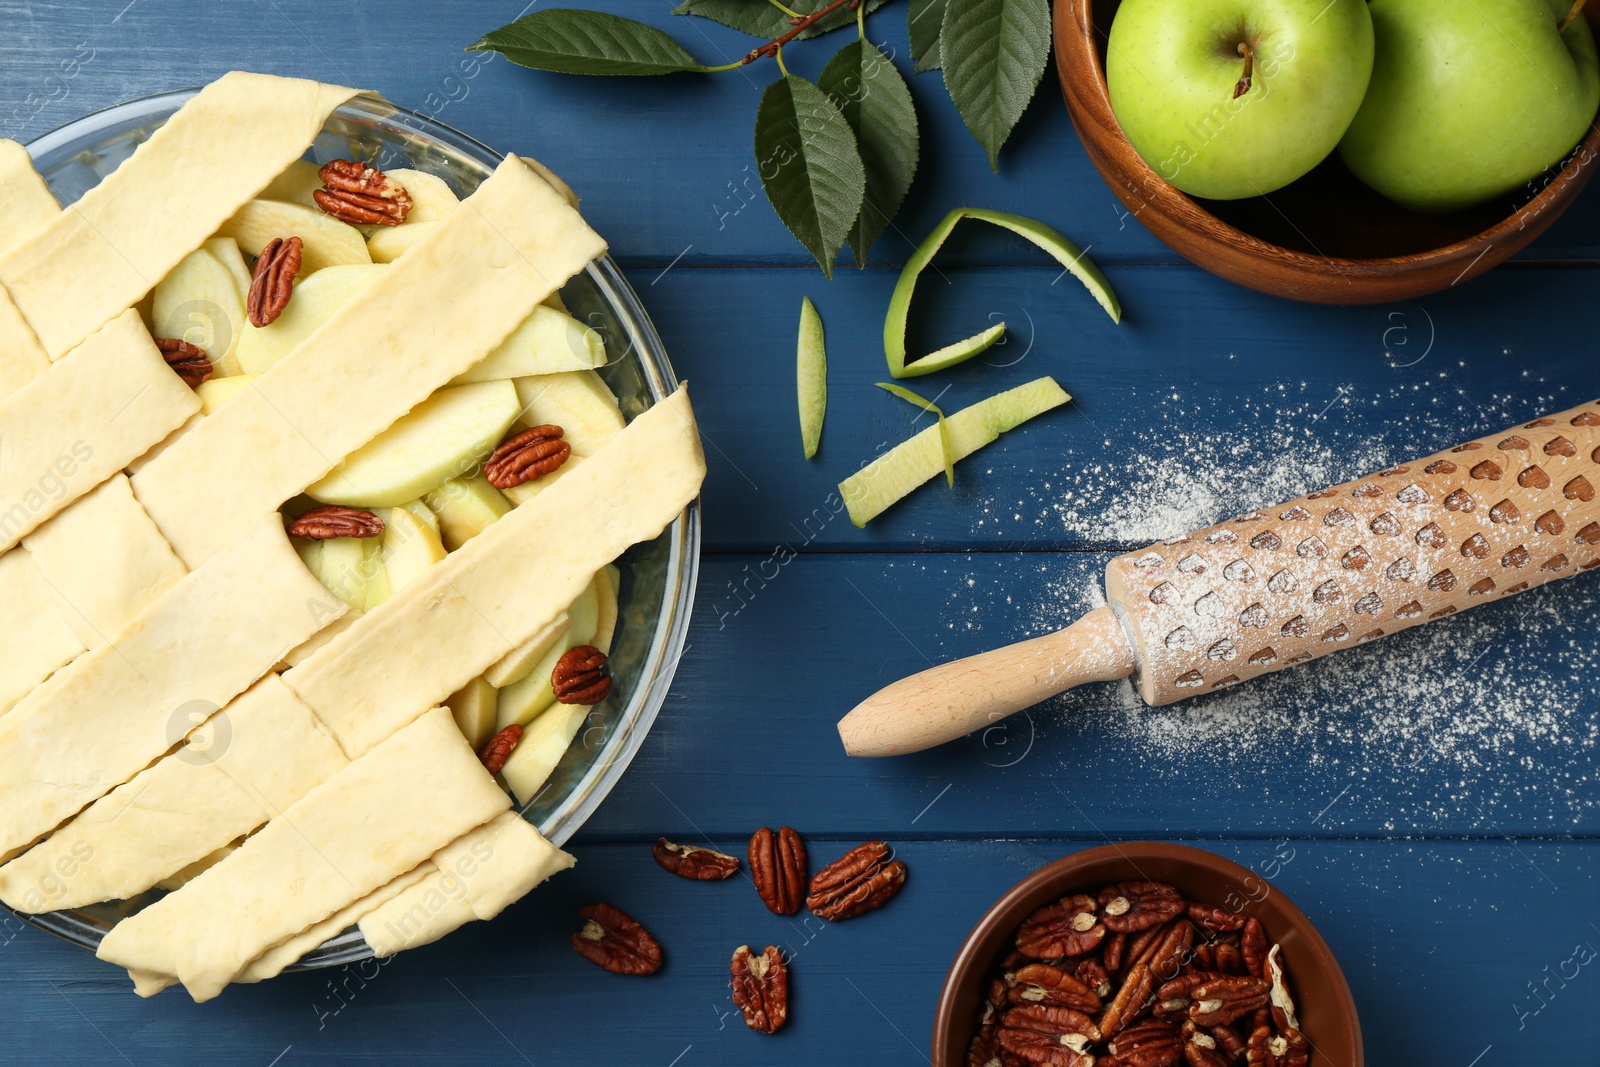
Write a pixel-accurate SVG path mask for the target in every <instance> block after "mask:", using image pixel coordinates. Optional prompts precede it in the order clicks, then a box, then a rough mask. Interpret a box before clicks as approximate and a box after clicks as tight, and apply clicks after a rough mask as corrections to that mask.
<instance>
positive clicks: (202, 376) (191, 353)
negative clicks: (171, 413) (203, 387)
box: [156, 337, 211, 389]
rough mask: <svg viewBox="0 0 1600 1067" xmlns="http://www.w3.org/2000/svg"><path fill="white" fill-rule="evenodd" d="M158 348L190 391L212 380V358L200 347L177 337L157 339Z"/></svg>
mask: <svg viewBox="0 0 1600 1067" xmlns="http://www.w3.org/2000/svg"><path fill="white" fill-rule="evenodd" d="M156 348H158V349H160V351H161V358H162V359H164V360H166V361H167V366H169V367H171V368H172V371H173V373H174V374H176V375H177V376H178V377H180V378H182V379H183V384H184V385H187V386H188V387H189V388H190V389H197V388H199V387H200V383H201V382H205V381H209V380H210V378H211V357H210V356H208V355H206V350H205V349H203V348H201V347H200V346H199V345H192V344H190V343H189V342H188V341H184V340H182V339H180V338H177V337H157V338H156Z"/></svg>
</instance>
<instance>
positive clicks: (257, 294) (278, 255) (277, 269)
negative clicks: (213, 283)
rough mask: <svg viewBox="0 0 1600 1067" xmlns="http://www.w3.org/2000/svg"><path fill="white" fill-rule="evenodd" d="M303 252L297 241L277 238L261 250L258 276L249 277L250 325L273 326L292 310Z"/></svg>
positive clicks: (257, 265)
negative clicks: (295, 281)
mask: <svg viewBox="0 0 1600 1067" xmlns="http://www.w3.org/2000/svg"><path fill="white" fill-rule="evenodd" d="M303 251H304V246H303V243H302V242H301V240H300V238H298V237H287V238H285V237H274V238H273V239H272V240H270V241H268V242H267V245H266V247H265V248H263V249H262V250H261V254H260V255H259V256H257V257H256V269H255V273H254V274H252V275H251V276H250V293H249V296H248V297H246V299H245V310H246V311H247V312H248V313H249V315H250V325H252V326H256V327H261V326H270V325H271V324H272V323H274V322H276V321H277V320H278V316H279V315H282V314H283V309H284V308H286V307H288V306H289V297H290V296H292V295H294V279H295V276H296V275H298V274H299V273H300V260H301V256H302V254H303Z"/></svg>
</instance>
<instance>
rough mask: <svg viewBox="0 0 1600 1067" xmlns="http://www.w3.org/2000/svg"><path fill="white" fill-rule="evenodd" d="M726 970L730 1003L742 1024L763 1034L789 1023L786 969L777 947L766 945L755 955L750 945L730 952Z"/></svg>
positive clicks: (787, 973)
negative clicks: (730, 987) (730, 983)
mask: <svg viewBox="0 0 1600 1067" xmlns="http://www.w3.org/2000/svg"><path fill="white" fill-rule="evenodd" d="M729 971H730V973H731V974H732V978H733V1002H734V1004H735V1005H737V1006H738V1008H739V1011H740V1012H741V1013H742V1014H743V1015H744V1024H745V1025H746V1026H748V1027H749V1028H750V1029H752V1030H758V1031H760V1032H761V1033H763V1034H771V1033H776V1032H777V1031H778V1029H779V1028H780V1027H782V1026H783V1024H784V1023H785V1022H787V1021H788V1020H789V968H788V967H787V966H785V965H784V962H783V956H782V955H781V954H780V953H779V952H778V948H777V946H776V945H768V946H767V947H766V949H765V950H764V951H763V952H762V953H761V955H759V956H757V955H756V954H754V953H753V952H751V951H750V946H749V945H740V946H739V947H738V948H736V949H734V950H733V963H732V964H731V965H730V967H729Z"/></svg>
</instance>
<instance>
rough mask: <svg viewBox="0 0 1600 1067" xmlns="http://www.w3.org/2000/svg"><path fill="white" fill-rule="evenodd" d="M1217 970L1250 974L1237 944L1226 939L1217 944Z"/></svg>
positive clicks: (1226, 972)
mask: <svg viewBox="0 0 1600 1067" xmlns="http://www.w3.org/2000/svg"><path fill="white" fill-rule="evenodd" d="M1217 970H1219V971H1221V972H1222V973H1223V974H1250V966H1249V964H1247V963H1245V961H1244V953H1243V952H1242V951H1240V949H1239V946H1238V945H1235V944H1232V943H1230V942H1226V941H1225V942H1223V943H1222V944H1220V945H1218V946H1217ZM1251 977H1259V976H1256V975H1252V976H1251Z"/></svg>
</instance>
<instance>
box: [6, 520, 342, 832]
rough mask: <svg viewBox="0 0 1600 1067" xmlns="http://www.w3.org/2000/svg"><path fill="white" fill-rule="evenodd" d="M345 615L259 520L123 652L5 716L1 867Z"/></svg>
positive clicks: (170, 598) (88, 659)
mask: <svg viewBox="0 0 1600 1067" xmlns="http://www.w3.org/2000/svg"><path fill="white" fill-rule="evenodd" d="M344 610H345V606H344V603H343V602H342V601H340V600H338V599H337V598H335V597H334V596H333V595H332V594H330V593H329V592H328V591H327V590H325V589H323V588H322V585H321V583H319V582H318V581H317V580H316V579H315V578H313V577H311V574H310V573H309V572H308V571H307V570H306V568H305V565H304V564H302V563H301V562H300V557H299V556H298V555H297V554H296V553H295V551H294V549H293V548H292V547H291V546H290V544H289V538H288V536H287V535H286V534H285V533H284V532H283V523H282V520H281V519H280V518H279V517H278V516H277V515H276V514H270V515H262V516H260V517H258V519H257V520H256V522H254V523H253V524H252V525H251V527H250V529H249V530H248V531H247V532H246V533H245V535H244V536H243V537H241V538H239V540H238V541H236V542H234V543H233V544H232V545H230V546H229V547H228V548H227V549H226V550H224V551H223V552H220V553H218V554H217V555H216V556H215V557H214V558H213V559H212V560H211V561H210V562H208V563H207V564H206V565H205V566H204V567H201V568H199V569H197V570H195V571H194V572H193V573H191V574H189V575H187V576H185V577H184V578H183V579H182V580H180V581H179V582H178V584H176V585H174V586H173V587H172V588H171V589H169V590H168V591H167V592H166V594H165V595H163V596H161V597H160V598H158V599H157V600H156V601H155V603H153V604H151V605H150V607H149V608H148V609H146V611H145V612H144V613H143V614H142V615H140V616H139V617H138V618H137V619H135V620H134V623H133V625H132V626H130V627H129V628H128V629H127V630H125V631H123V633H122V635H121V636H120V637H118V638H117V640H116V643H115V644H110V645H106V646H104V647H103V648H98V649H96V650H94V651H93V652H87V653H85V654H84V655H82V656H79V657H78V658H77V659H76V660H74V661H73V662H72V664H71V665H70V666H69V667H67V668H65V669H63V670H60V671H57V672H56V674H55V675H54V677H52V678H51V679H50V680H49V681H48V682H46V683H45V684H44V685H42V686H40V687H39V688H37V689H35V690H34V691H33V692H31V693H29V694H28V695H27V696H26V697H24V698H23V699H22V700H21V701H20V702H19V703H18V704H17V706H16V707H14V708H12V709H11V711H10V712H8V713H7V714H6V715H4V716H0V766H3V767H5V769H6V773H5V774H4V775H3V776H0V858H10V857H11V856H12V855H15V854H16V852H17V851H18V850H20V849H22V848H25V847H26V846H28V845H30V844H32V843H33V842H34V841H35V840H37V839H38V838H39V837H40V836H41V835H43V834H46V833H48V832H49V831H51V830H53V829H55V827H57V826H59V825H60V824H61V823H62V822H63V821H65V820H66V819H68V818H71V817H72V816H73V815H75V814H77V813H78V812H79V811H81V810H82V809H83V808H84V807H85V806H87V805H88V804H90V803H92V802H94V801H95V800H97V799H99V798H100V797H102V796H104V795H105V794H106V793H107V792H109V791H110V790H112V789H114V788H116V787H117V786H119V785H121V784H122V783H123V782H126V781H127V780H128V779H130V778H132V777H133V776H134V775H136V774H138V773H139V771H140V770H142V769H143V768H145V767H147V766H149V765H150V764H151V763H153V762H154V761H155V760H156V759H158V758H159V757H160V756H161V754H162V753H163V752H165V751H166V750H167V749H168V748H170V747H171V746H172V745H174V744H175V743H177V742H178V741H179V740H180V739H181V738H182V737H183V736H184V735H185V734H187V733H188V732H189V731H190V729H192V728H193V727H194V726H196V725H198V724H199V722H201V721H203V720H204V718H205V717H208V716H209V715H210V714H212V713H214V712H215V711H216V710H217V709H219V708H221V707H222V706H223V705H225V704H227V703H228V702H229V701H230V700H232V699H233V698H234V697H235V696H237V695H239V694H240V693H242V692H244V691H245V690H246V689H248V688H249V687H250V685H251V684H252V683H254V682H255V681H256V680H257V679H259V678H260V677H261V676H262V675H264V674H266V673H267V671H268V670H269V669H271V667H272V665H273V664H275V663H277V662H278V660H279V659H281V658H282V656H283V653H284V652H285V651H287V650H288V649H290V648H293V647H294V646H295V645H298V644H299V643H300V642H302V641H304V640H305V639H306V638H307V637H309V636H310V635H311V634H312V633H313V632H315V631H316V630H317V629H318V628H319V626H320V625H321V623H322V622H325V621H327V620H330V619H334V618H337V617H338V616H339V615H341V614H343V613H344ZM241 619H248V620H249V624H248V625H240V622H241Z"/></svg>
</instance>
